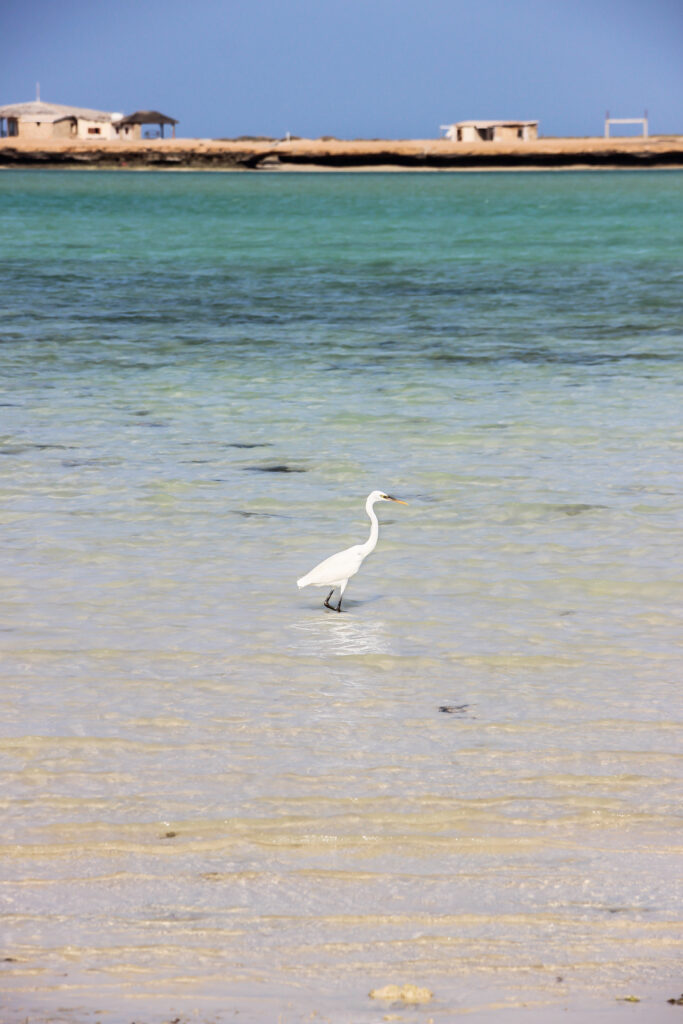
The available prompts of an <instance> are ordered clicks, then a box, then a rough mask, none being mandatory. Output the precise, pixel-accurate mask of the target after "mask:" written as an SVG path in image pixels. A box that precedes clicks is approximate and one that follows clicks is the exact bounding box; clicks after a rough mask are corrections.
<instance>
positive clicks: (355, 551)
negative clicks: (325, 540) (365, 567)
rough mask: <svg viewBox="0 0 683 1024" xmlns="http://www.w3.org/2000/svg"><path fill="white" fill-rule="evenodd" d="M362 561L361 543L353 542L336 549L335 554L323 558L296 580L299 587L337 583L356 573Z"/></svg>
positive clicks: (324, 585) (328, 585) (325, 585)
mask: <svg viewBox="0 0 683 1024" xmlns="http://www.w3.org/2000/svg"><path fill="white" fill-rule="evenodd" d="M362 561H363V555H362V553H361V545H360V544H354V546H353V547H351V548H346V549H345V550H344V551H338V552H337V553H336V555H330V557H329V558H326V559H324V561H322V562H320V563H319V564H318V565H316V566H315V568H314V569H311V571H310V572H309V573H307V574H306V575H305V576H302V577H301V579H300V580H297V583H298V585H299V586H300V587H307V586H309V585H311V586H314V587H331V586H333V585H334V584H336V585H338V584H340V583H342V582H343V581H344V580H348V578H349V577H350V576H353V575H354V574H355V573H357V572H358V570H359V569H360V566H361V562H362Z"/></svg>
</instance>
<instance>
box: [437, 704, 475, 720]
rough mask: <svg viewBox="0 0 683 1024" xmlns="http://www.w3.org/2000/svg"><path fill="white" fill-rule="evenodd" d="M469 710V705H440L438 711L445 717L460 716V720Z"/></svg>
mask: <svg viewBox="0 0 683 1024" xmlns="http://www.w3.org/2000/svg"><path fill="white" fill-rule="evenodd" d="M469 708H470V705H469V704H441V705H440V707H439V711H443V713H444V714H446V715H460V717H461V718H462V717H463V716H465V715H466V714H467V712H468V710H469Z"/></svg>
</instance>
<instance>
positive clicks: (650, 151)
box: [0, 135, 683, 171]
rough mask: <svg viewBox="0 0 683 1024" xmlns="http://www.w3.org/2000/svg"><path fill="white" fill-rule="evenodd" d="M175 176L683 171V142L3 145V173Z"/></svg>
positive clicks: (680, 138)
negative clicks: (117, 171)
mask: <svg viewBox="0 0 683 1024" xmlns="http://www.w3.org/2000/svg"><path fill="white" fill-rule="evenodd" d="M36 166H40V167H64V168H73V167H102V168H107V169H110V168H122V169H168V170H173V169H176V170H185V169H187V170H260V171H261V170H266V171H271V170H286V171H293V170H308V171H310V170H361V171H370V170H403V171H405V170H420V171H457V170H473V169H476V170H484V169H490V170H506V169H513V170H519V169H529V170H534V169H564V168H570V169H574V170H575V169H578V168H589V169H590V168H606V169H613V168H620V167H623V168H638V167H647V168H651V167H683V135H658V136H651V137H650V138H641V137H638V138H609V139H605V138H542V139H536V140H533V141H527V142H519V143H495V142H478V143H463V142H451V141H449V140H448V139H353V140H343V139H334V138H327V137H323V138H319V139H301V138H288V139H264V138H251V137H250V138H240V139H163V140H162V139H153V140H150V139H143V140H137V141H125V142H123V141H98V142H91V141H72V140H69V139H51V140H48V141H40V142H36V141H30V140H22V139H20V138H4V139H0V167H36Z"/></svg>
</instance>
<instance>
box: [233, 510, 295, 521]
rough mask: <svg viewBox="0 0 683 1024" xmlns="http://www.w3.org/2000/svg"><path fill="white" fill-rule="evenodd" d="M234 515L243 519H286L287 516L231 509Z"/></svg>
mask: <svg viewBox="0 0 683 1024" xmlns="http://www.w3.org/2000/svg"><path fill="white" fill-rule="evenodd" d="M231 511H232V513H233V515H236V516H242V519H285V518H286V517H285V516H281V515H278V513H277V512H245V511H244V510H243V509H241V508H233V509H231Z"/></svg>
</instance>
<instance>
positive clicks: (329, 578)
mask: <svg viewBox="0 0 683 1024" xmlns="http://www.w3.org/2000/svg"><path fill="white" fill-rule="evenodd" d="M377 501H396V502H398V503H399V505H407V504H408V502H407V501H401V499H400V498H392V496H391V495H390V494H385V493H384V491H373V492H372V494H369V495H368V500H367V501H366V502H365V511H366V512H367V514H368V516H369V517H370V522H371V524H372V525H371V527H370V536H369V537H368V539H367V540H366V542H365V544H354V545H353V546H352V547H350V548H346V550H345V551H338V552H337V554H336V555H330V557H329V558H326V559H324V561H322V562H320V564H319V565H316V567H315V569H311V571H310V572H308V573H306V575H305V576H302V577H301V579H299V580H297V581H296V584H297V586H298V587H299V589H301V587H309V586H310V587H332V589H331V590H330V592H329V594H328V595H327V597H326V598H325V600H324V601H323V604H324V605H325V607H326V608H330V609H331V610H332V611H333V612H335V611H336V612H340V611H341V603H342V597H343V596H344V591H345V590H346V584H347V583H348V582H349V580H350V579H351V577H352V576H355V575H356V573H357V572H358V570H359V569H360V567H361V565H362V564H363V562H364V560H365V559H366V558H367V557H368V555H369V554H370V552H372V551H374V550H375V548H376V546H377V538H378V537H379V523H378V522H377V516H376V515H375V510H374V508H373V505H374V504H375V502H377ZM337 587H339V604H338V605H337V607H336V608H335V606H334V605H332V604H330V598H331V597H332V595H333V594H334V592H335V590H336V588H337Z"/></svg>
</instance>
